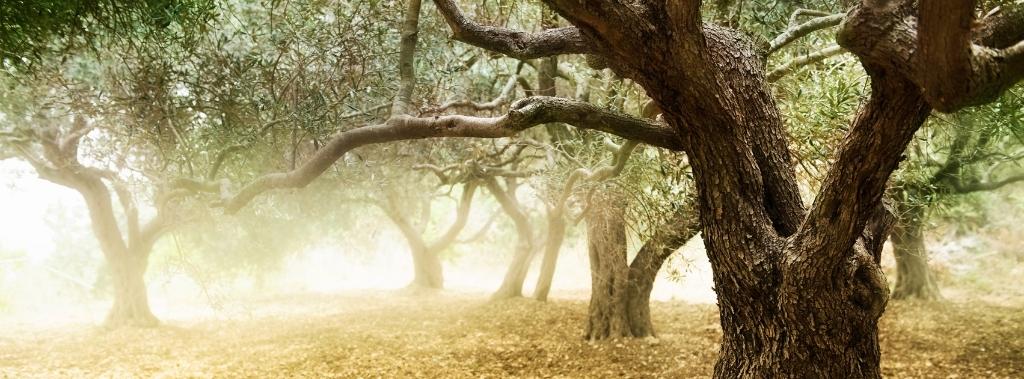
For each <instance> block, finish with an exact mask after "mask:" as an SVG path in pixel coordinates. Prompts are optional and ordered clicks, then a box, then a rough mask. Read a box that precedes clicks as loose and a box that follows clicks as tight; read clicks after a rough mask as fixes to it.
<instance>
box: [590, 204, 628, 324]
mask: <svg viewBox="0 0 1024 379" xmlns="http://www.w3.org/2000/svg"><path fill="white" fill-rule="evenodd" d="M594 200H595V201H596V200H597V199H596V198H595V199H594ZM623 200H624V199H623V198H622V197H621V196H617V197H613V196H602V199H601V201H600V202H599V204H601V205H600V206H596V207H593V208H591V209H590V211H588V212H587V215H586V222H587V250H588V252H589V253H590V278H591V288H590V306H589V311H588V315H587V324H586V328H585V331H584V338H586V339H587V340H590V341H597V340H603V339H608V338H623V337H633V332H632V329H631V328H630V321H629V315H628V313H627V312H626V305H627V303H628V298H627V296H629V295H628V291H627V288H628V281H629V266H627V265H626V221H625V205H624V204H623Z"/></svg>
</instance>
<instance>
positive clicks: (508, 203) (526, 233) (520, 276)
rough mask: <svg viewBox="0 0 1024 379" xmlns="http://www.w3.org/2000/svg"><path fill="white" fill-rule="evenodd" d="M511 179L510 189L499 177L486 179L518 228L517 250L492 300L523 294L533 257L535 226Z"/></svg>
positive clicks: (486, 182) (491, 190) (490, 188)
mask: <svg viewBox="0 0 1024 379" xmlns="http://www.w3.org/2000/svg"><path fill="white" fill-rule="evenodd" d="M507 180H510V185H509V186H508V189H505V188H502V187H501V185H500V184H498V181H497V179H495V178H494V177H488V178H486V179H484V184H485V185H486V186H487V189H488V190H489V191H490V192H491V194H493V195H494V197H495V199H497V200H498V203H499V204H500V205H501V209H502V211H504V212H505V214H507V215H508V216H509V218H511V219H512V223H513V224H514V225H515V228H516V251H515V255H514V256H513V257H512V262H510V263H509V266H508V270H507V271H506V272H505V277H504V279H502V281H501V287H498V290H497V291H495V292H494V294H493V295H491V299H492V300H502V299H510V298H514V297H522V296H523V282H525V281H526V274H527V272H529V270H530V261H531V260H532V259H533V253H534V246H533V228H531V226H530V220H529V218H528V217H527V215H526V213H524V212H523V210H522V209H520V205H519V201H518V200H516V197H515V196H516V195H515V185H514V183H512V182H511V181H514V179H507Z"/></svg>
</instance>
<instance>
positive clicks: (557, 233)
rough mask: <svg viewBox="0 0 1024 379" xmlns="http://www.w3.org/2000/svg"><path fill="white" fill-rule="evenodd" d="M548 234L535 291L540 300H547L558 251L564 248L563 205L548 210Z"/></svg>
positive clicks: (536, 297) (535, 296)
mask: <svg viewBox="0 0 1024 379" xmlns="http://www.w3.org/2000/svg"><path fill="white" fill-rule="evenodd" d="M547 219H548V235H547V239H545V241H544V258H543V260H542V261H541V265H540V275H538V276H537V287H536V288H535V289H534V291H533V298H534V299H537V300H538V301H547V300H548V294H549V293H550V292H551V282H552V281H553V280H554V277H555V266H556V264H557V263H558V253H559V252H560V251H561V249H562V242H563V241H564V240H565V229H566V225H565V215H564V213H563V208H562V207H561V205H556V208H555V209H551V210H550V211H548V215H547Z"/></svg>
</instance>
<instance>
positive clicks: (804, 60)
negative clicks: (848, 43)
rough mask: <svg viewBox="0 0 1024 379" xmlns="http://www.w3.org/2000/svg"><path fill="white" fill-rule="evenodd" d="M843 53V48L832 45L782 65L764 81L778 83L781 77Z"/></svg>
mask: <svg viewBox="0 0 1024 379" xmlns="http://www.w3.org/2000/svg"><path fill="white" fill-rule="evenodd" d="M843 52H844V50H843V48H842V47H840V46H839V45H832V46H829V47H826V48H824V49H821V50H818V51H815V52H813V53H810V54H807V55H803V56H800V57H797V58H795V59H793V60H791V61H789V62H786V63H783V64H782V65H781V66H779V67H776V68H775V69H774V70H772V71H771V72H769V73H768V75H766V76H765V79H767V80H768V81H769V82H775V81H778V80H779V79H782V77H783V76H786V75H788V74H790V73H792V72H793V71H796V70H797V69H799V68H801V67H804V66H807V65H811V64H815V63H818V62H821V61H823V60H825V59H828V58H830V57H834V56H836V55H839V54H842V53H843Z"/></svg>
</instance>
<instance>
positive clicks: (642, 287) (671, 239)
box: [626, 196, 700, 337]
mask: <svg viewBox="0 0 1024 379" xmlns="http://www.w3.org/2000/svg"><path fill="white" fill-rule="evenodd" d="M699 232H700V223H698V222H697V199H696V197H693V196H691V197H690V198H688V199H687V201H686V203H684V205H683V206H682V207H680V208H679V209H677V210H676V212H675V214H674V215H673V216H672V218H671V219H670V220H669V221H668V222H666V223H665V224H664V225H662V226H660V227H658V229H657V230H655V232H654V235H653V236H652V237H651V239H650V240H648V241H647V242H646V243H644V245H643V246H642V247H641V248H640V251H638V252H637V253H636V257H634V258H633V262H632V263H630V264H629V285H628V286H627V287H626V291H627V293H626V299H627V300H626V301H627V302H626V312H627V315H628V316H629V326H630V330H631V331H632V333H633V336H634V337H657V334H656V333H655V332H654V323H653V322H652V321H651V290H653V289H654V279H655V278H657V276H658V272H659V271H661V266H662V265H664V264H665V260H666V259H668V257H669V256H671V255H672V253H674V252H675V251H676V250H679V248H680V247H682V246H683V245H685V244H686V242H687V241H689V240H690V239H691V238H693V237H694V236H696V235H697V233H699Z"/></svg>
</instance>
